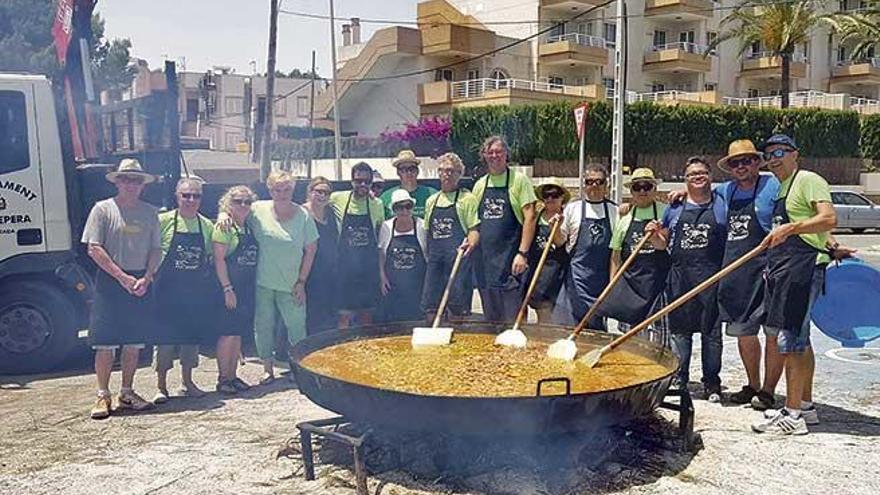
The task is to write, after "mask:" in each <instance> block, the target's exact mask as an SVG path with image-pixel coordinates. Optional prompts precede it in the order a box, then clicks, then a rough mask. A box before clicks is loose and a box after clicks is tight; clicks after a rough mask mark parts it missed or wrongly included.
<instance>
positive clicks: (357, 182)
mask: <svg viewBox="0 0 880 495" xmlns="http://www.w3.org/2000/svg"><path fill="white" fill-rule="evenodd" d="M351 183H352V184H354V185H356V186H369V185H370V184H372V183H373V179H352V180H351Z"/></svg>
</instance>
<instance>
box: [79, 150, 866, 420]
mask: <svg viewBox="0 0 880 495" xmlns="http://www.w3.org/2000/svg"><path fill="white" fill-rule="evenodd" d="M508 153H509V150H508V147H507V144H506V142H505V141H504V139H503V138H501V137H499V136H492V137H489V138H488V139H486V140H485V142H484V143H483V146H482V147H481V149H480V155H481V158H482V160H483V161H484V163H485V165H486V168H487V174H486V175H484V176H483V177H481V178H479V179H478V180H477V181H476V182H475V183H474V184H473V187H472V189H471V190H468V189H466V188H464V187H462V185H461V184H460V179H461V177H462V175H463V173H464V164H463V163H462V161H461V159H460V158H459V157H458V156H457V155H455V154H454V153H446V154H444V155H442V156H440V157H439V158H437V165H438V175H439V178H440V190H439V191H437V190H434V189H432V188H430V187H427V186H425V185H422V184H419V182H418V175H419V171H420V168H419V167H420V161H419V160H418V158H416V156H415V155H414V154H413V153H412V152H411V151H408V150H404V151H402V152H401V153H400V154H399V155H398V156H397V158H396V159H395V160H394V161H393V165H394V167H395V168H396V169H397V173H398V176H399V177H400V186H397V187H394V188H391V189H387V190H384V189H383V188H380V187H375V186H376V182H377V181H378V180H380V179H381V176H379V175H378V174H377V173H376V172H375V171H374V170H373V169H372V168H371V167H370V166H369V165H368V164H366V163H363V162H361V163H358V164H356V165H354V166H353V167H352V169H351V186H352V188H351V190H350V191H335V192H334V191H333V187H332V184H331V183H330V181H328V180H326V179H324V178H316V179H314V180H312V181H311V182H310V184H309V186H308V193H307V194H308V198H307V201H306V202H305V203H304V204H303V205H299V204H297V203H295V202H293V199H292V198H293V190H294V179H293V177H292V176H291V175H290V174H289V173H287V172H283V171H276V172H273V173H272V174H271V175H270V176H269V178H268V180H267V186H268V189H269V194H270V196H271V200H268V201H258V200H257V198H256V195H255V194H254V192H253V191H252V190H251V189H249V188H248V187H246V186H235V187H233V188H231V189H229V190H228V191H226V193H225V194H224V195H223V197H222V199H221V200H220V211H219V215H218V219H217V222H216V223H212V222H210V221H209V220H208V219H206V218H205V217H203V216H201V215H200V214H199V207H200V205H201V192H202V182H201V181H200V180H198V179H197V178H191V177H188V178H183V179H181V180H180V182H179V183H178V185H177V191H176V192H177V202H178V208H176V209H175V210H172V211H167V212H163V213H161V214H159V213H158V212H157V210H156V209H155V208H154V207H152V206H150V205H148V204H147V203H145V202H143V201H141V200H140V199H139V196H140V193H141V192H142V190H143V188H144V185H145V184H147V183H148V182H150V181H152V180H154V177H153V176H151V175H149V174H147V173H145V172H143V170H141V168H140V165H139V164H138V163H137V162H136V161H134V160H123V162H122V163H121V164H120V167H119V169H118V170H116V171H114V172H111V173H109V174H108V175H107V178H108V180H110V181H111V182H113V183H114V184H115V185H116V187H117V190H118V192H117V195H116V196H115V197H113V198H110V199H108V200H105V201H101V202H99V203H97V204H96V205H95V207H94V209H93V210H92V212H91V214H90V215H89V219H88V221H87V224H86V228H85V231H84V234H83V239H82V240H83V242H84V243H85V244H87V247H88V253H89V255H90V256H91V258H92V259H93V260H94V261H95V263H96V264H97V265H98V268H99V270H98V276H97V279H96V297H95V304H94V311H93V315H92V325H91V331H90V339H91V342H92V345H93V346H94V347H95V349H96V357H95V370H96V374H97V378H98V399H97V402H96V404H95V406H94V408H93V410H92V416H93V417H96V418H100V417H106V416H108V415H109V414H110V410H111V402H110V392H109V377H110V370H111V366H112V364H113V360H114V355H113V352H114V350H115V349H117V348H119V347H121V348H122V375H123V376H122V388H121V391H120V393H119V396H118V400H117V404H118V406H117V407H120V408H131V409H135V410H141V409H146V408H149V407H152V405H153V404H154V403H161V402H164V401H166V400H168V397H169V394H168V389H167V381H166V375H167V372H168V371H169V370H170V369H171V368H172V365H173V361H174V359H175V358H179V359H180V362H181V370H182V384H183V386H182V388H181V391H180V394H181V395H186V396H199V395H202V394H203V393H204V392H203V391H201V390H200V389H199V388H198V387H197V386H196V384H195V383H194V382H193V379H192V370H193V368H195V367H196V366H198V359H199V349H198V345H199V344H203V343H206V342H208V341H209V340H210V341H211V342H216V347H217V360H218V368H219V376H218V382H217V385H216V388H217V391H219V392H221V393H225V394H234V393H237V392H239V391H242V390H246V389H247V388H249V387H250V386H251V385H249V384H247V383H245V382H244V381H243V380H241V379H240V378H238V377H237V376H236V368H237V365H238V360H239V358H240V355H241V341H242V337H245V336H248V335H249V334H251V333H252V334H253V335H254V337H255V343H256V348H257V354H258V356H259V358H260V359H262V361H263V364H264V375H263V377H262V379H261V383H263V384H265V383H269V382H271V381H272V380H274V379H275V376H274V363H273V350H274V345H275V338H274V332H275V327H276V318H277V316H276V315H280V317H281V321H282V322H283V327H284V328H286V332H287V335H286V336H287V342H288V343H289V344H290V345H293V344H295V343H296V342H298V341H299V340H301V339H302V338H304V337H305V335H306V334H307V333H314V332H320V331H323V330H328V329H332V328H340V329H344V328H347V327H349V326H351V325H353V324H358V325H363V324H370V323H372V322H373V321H376V320H378V321H386V322H391V321H415V320H423V319H426V318H427V319H429V320H430V319H433V317H434V316H435V315H436V312H437V311H438V304H439V301H440V299H441V295H442V292H443V289H444V287H445V285H446V281H447V279H448V277H449V275H450V273H451V271H452V266H453V264H454V262H455V260H456V258H457V257H460V258H461V264H460V269H459V272H458V275H457V276H456V278H455V280H454V284H453V285H452V290H451V293H450V297H449V302H448V306H447V309H446V311H447V316H448V317H449V318H451V319H453V320H456V319H462V318H465V317H467V316H469V315H470V313H471V309H472V300H473V291H474V289H477V290H478V292H479V295H480V300H481V304H482V308H483V314H484V316H485V319H486V320H489V321H502V322H503V321H512V320H513V319H514V318H515V317H516V315H517V312H518V310H519V306H520V304H521V303H522V300H523V297H524V294H525V288H526V286H527V285H528V284H529V282H530V280H531V278H532V277H534V276H537V277H538V281H537V284H536V290H535V291H534V293H533V296H532V298H531V299H530V301H529V304H530V305H531V307H533V308H534V309H535V310H536V312H537V315H538V320H539V322H554V323H563V324H570V323H572V322H577V321H580V320H581V319H583V318H584V317H585V316H586V315H587V313H588V312H589V310H590V308H591V307H592V306H593V304H594V303H595V302H596V300H597V298H598V296H599V294H600V293H601V292H602V291H603V289H605V287H606V286H607V285H608V283H609V280H610V279H611V276H612V274H614V273H615V272H616V271H617V270H618V269H619V268H620V267H621V265H622V264H623V261H624V260H626V259H627V258H629V257H630V256H631V255H632V254H633V252H634V251H635V250H636V249H637V248H639V246H640V247H641V249H640V250H639V251H638V253H636V254H635V258H634V262H633V263H632V264H631V265H630V266H629V268H628V269H627V270H626V272H625V273H624V274H623V277H622V278H621V280H620V282H619V283H618V284H617V285H616V286H615V287H614V289H613V290H612V292H611V295H610V296H609V297H608V298H606V300H605V301H604V302H603V303H602V304H601V305H600V307H599V308H597V311H596V312H595V314H596V316H595V317H593V319H592V321H590V322H588V328H591V329H594V330H605V328H606V323H605V322H606V320H607V319H609V318H611V319H614V320H617V321H618V322H619V324H620V325H623V326H626V325H635V324H638V323H640V322H641V321H643V320H644V319H645V318H646V317H647V316H648V315H649V314H651V313H652V312H654V311H656V310H657V309H659V308H660V307H661V306H662V305H664V304H666V302H668V301H672V300H674V299H676V298H678V297H679V296H681V295H682V294H685V293H686V292H688V291H690V290H691V289H693V288H694V287H696V286H697V285H699V284H700V283H701V282H702V281H704V280H705V279H707V278H709V277H710V276H711V275H713V274H714V273H716V272H717V271H719V270H720V269H721V268H722V267H723V266H725V265H727V264H729V263H731V262H733V261H734V260H736V259H738V258H740V257H741V256H743V255H744V254H746V253H748V252H749V251H751V250H752V249H754V248H755V247H757V246H758V245H760V244H762V243H764V244H765V245H766V246H767V247H768V249H767V250H766V251H765V252H764V253H763V254H762V255H760V256H758V257H755V258H753V259H752V260H751V261H749V262H748V263H746V264H745V265H744V266H742V267H740V268H738V269H737V270H736V271H734V272H733V273H732V274H731V275H729V276H727V277H726V278H724V279H722V281H721V283H720V284H718V285H717V286H715V287H712V288H710V289H707V290H704V291H702V292H701V293H700V294H699V295H698V296H697V297H695V298H694V299H692V300H691V301H690V302H688V303H686V304H684V305H683V306H681V307H679V308H678V309H676V310H675V311H673V312H671V313H670V315H669V318H668V322H667V325H668V332H669V334H670V336H671V341H672V347H673V350H674V351H675V352H676V353H677V355H678V356H679V357H680V361H681V366H680V368H679V370H678V371H677V380H678V381H679V382H680V383H681V384H682V386H684V385H686V384H687V383H688V380H689V368H690V358H691V346H692V340H693V334H695V333H699V334H700V338H701V341H702V350H701V354H702V356H701V357H702V364H703V366H702V372H703V378H702V383H703V386H704V392H705V396H706V398H707V399H708V400H710V401H716V402H717V401H720V400H721V380H720V376H719V372H720V369H721V331H722V330H721V329H722V323H726V331H727V333H728V334H729V335H732V336H736V337H737V338H738V342H739V351H740V355H741V357H742V360H743V364H744V367H745V370H746V374H747V376H748V383H747V384H746V385H744V386H743V387H742V390H740V391H739V392H736V393H733V394H731V395H730V397H729V399H730V400H731V401H732V402H735V403H743V404H745V403H749V404H751V405H752V407H753V408H755V409H758V410H762V411H767V412H766V413H765V416H766V417H762V418H761V419H760V421H757V422H756V423H755V425H753V429H754V430H755V431H757V432H767V431H771V432H775V433H782V434H803V433H806V432H807V431H808V430H807V427H806V424H812V423H816V422H818V415H817V414H816V411H815V408H814V406H813V405H812V402H811V401H812V377H813V371H814V358H813V354H812V350H811V348H810V341H809V309H810V305H811V304H812V302H813V300H814V299H815V298H816V297H817V295H818V293H819V291H820V290H821V289H822V285H823V284H822V282H823V279H824V269H825V266H826V265H827V264H828V262H829V261H830V260H831V259H832V258H841V257H846V256H849V255H851V254H852V250H850V249H848V248H844V247H840V246H838V245H837V244H836V243H835V242H834V239H833V237H831V235H830V231H831V229H832V228H833V227H834V226H835V222H836V219H835V216H834V210H833V208H832V206H831V199H830V192H829V188H828V184H827V183H826V182H825V181H824V180H823V179H822V178H821V177H820V176H819V175H817V174H815V173H813V172H809V171H805V170H801V169H799V167H798V147H797V145H796V144H795V141H794V140H793V139H792V138H791V137H789V136H785V135H776V136H773V137H771V138H770V139H768V140H767V141H766V142H764V143H762V144H761V146H760V147H759V148H756V147H755V146H754V144H753V143H752V142H751V141H749V140H738V141H735V142H733V143H731V145H730V148H729V153H728V155H727V156H725V157H724V158H723V159H721V160H720V161H719V162H718V164H717V166H718V167H719V168H720V169H721V170H723V171H724V172H726V173H728V174H729V175H731V176H732V177H733V180H730V181H728V182H725V183H723V184H721V185H718V186H716V187H714V188H713V186H712V180H711V179H712V166H711V165H710V164H709V163H708V162H707V161H706V160H705V159H703V158H700V157H693V158H691V159H689V160H688V161H687V163H685V164H684V176H685V184H686V188H685V190H684V191H680V192H677V193H671V194H670V195H669V197H668V198H660V197H659V193H658V190H657V186H658V184H659V182H660V181H659V180H658V179H656V178H655V176H654V174H653V172H652V171H651V170H649V169H646V168H641V169H636V170H635V171H633V173H632V174H631V176H630V179H629V181H628V182H627V183H626V184H625V187H626V188H628V189H629V191H630V193H631V198H632V199H631V202H630V203H629V204H628V205H623V206H621V207H618V205H616V204H615V203H614V202H612V201H611V200H609V199H608V196H607V193H608V173H607V171H606V169H605V168H604V166H602V165H589V166H587V167H586V170H585V173H584V180H583V184H582V186H583V194H582V197H579V198H577V199H575V200H572V198H571V194H570V192H569V191H568V190H567V189H566V188H565V187H564V186H563V185H562V184H561V183H559V182H556V181H553V180H550V181H548V182H546V183H543V184H541V185H539V186H537V187H534V186H533V185H532V182H531V180H530V179H529V178H528V177H527V176H526V175H524V174H523V173H521V172H518V171H516V170H513V169H512V168H510V166H509V164H508ZM765 165H766V167H767V168H768V169H769V171H770V172H771V173H772V175H771V174H760V173H759V170H760V169H761V168H762V167H763V166H765ZM663 199H665V200H666V201H662V200H663ZM667 203H669V204H668V205H667ZM557 223H558V228H555V229H554V226H556V224H557ZM554 233H555V235H553V234H554ZM645 236H649V238H648V239H647V240H646V241H645V242H644V243H641V242H640V241H642V240H643V239H644V237H645ZM548 244H549V245H550V246H549V255H548V257H547V259H546V262H545V264H544V266H543V268H542V269H541V270H540V272H538V271H537V270H536V266H537V265H538V259H539V258H540V256H541V253H542V252H543V250H544V249H545V247H547V245H548ZM154 280H155V283H154ZM762 326H763V328H764V332H765V335H766V348H765V352H764V356H765V363H764V373H763V379H762V376H761V375H762V374H761V372H760V371H761V370H760V361H761V354H762V352H761V346H760V342H759V340H758V338H757V334H758V331H759V329H760V328H761V327H762ZM146 344H156V345H157V347H156V354H155V370H156V373H157V388H158V392H157V394H156V396H155V397H154V400H153V401H152V402H147V401H146V400H144V399H143V398H141V397H140V396H138V394H136V393H135V392H134V391H133V389H132V378H133V375H134V371H135V368H136V365H137V358H138V352H139V349H140V348H142V347H144V345H146ZM783 370H784V371H785V373H786V384H787V394H786V402H785V405H784V407H782V408H779V409H776V408H775V407H774V406H775V399H774V395H773V394H774V392H775V388H776V384H777V382H778V380H779V378H780V376H781V373H782V372H783Z"/></svg>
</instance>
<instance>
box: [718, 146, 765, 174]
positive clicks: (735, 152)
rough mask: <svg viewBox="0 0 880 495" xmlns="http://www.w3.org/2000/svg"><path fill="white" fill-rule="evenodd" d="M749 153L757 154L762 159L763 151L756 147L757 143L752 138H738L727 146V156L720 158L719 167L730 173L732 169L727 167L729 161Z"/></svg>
mask: <svg viewBox="0 0 880 495" xmlns="http://www.w3.org/2000/svg"><path fill="white" fill-rule="evenodd" d="M748 155H752V156H756V157H758V159H761V152H760V151H758V149H757V148H755V143H753V142H752V140H751V139H737V140H736V141H734V142H732V143H730V145H729V146H728V147H727V156H725V157H724V158H722V159H720V160H718V168H720V169H721V170H723V171H725V172H727V173H730V169H729V168H727V162H729V161H730V160H733V159H734V158H738V157H740V156H748Z"/></svg>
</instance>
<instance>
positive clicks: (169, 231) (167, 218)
mask: <svg viewBox="0 0 880 495" xmlns="http://www.w3.org/2000/svg"><path fill="white" fill-rule="evenodd" d="M176 212H177V210H171V211H164V212H162V213H160V214H159V233H160V235H161V237H160V239H161V241H162V256H163V257H164V256H165V254H166V253H167V252H168V248H169V247H171V238H172V237H174V214H175V213H176ZM197 219H198V220H197ZM197 219H196V218H189V219H187V218H183V217H182V216H180V215H178V216H177V232H180V233H183V234H190V233H193V234H194V233H197V232H198V231H199V224H198V223H197V222H201V223H202V237H204V239H205V253H207V254H208V256H209V257H210V255H211V252H213V249H214V246H213V244H212V243H211V236H212V235H213V232H214V224H212V223H211V221H210V220H208V219H207V218H205V217H203V216H202V215H201V214H199V216H198V217H197Z"/></svg>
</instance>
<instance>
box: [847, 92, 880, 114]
mask: <svg viewBox="0 0 880 495" xmlns="http://www.w3.org/2000/svg"><path fill="white" fill-rule="evenodd" d="M849 108H850V109H852V110H855V111H856V112H859V113H865V114H873V113H880V100H874V99H871V98H859V97H856V96H850V97H849Z"/></svg>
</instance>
